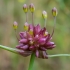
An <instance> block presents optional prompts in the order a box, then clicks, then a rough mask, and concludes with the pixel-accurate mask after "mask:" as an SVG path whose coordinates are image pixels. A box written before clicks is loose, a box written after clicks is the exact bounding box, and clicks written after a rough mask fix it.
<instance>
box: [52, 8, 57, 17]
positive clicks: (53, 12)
mask: <svg viewBox="0 0 70 70" xmlns="http://www.w3.org/2000/svg"><path fill="white" fill-rule="evenodd" d="M52 15H53V16H54V17H56V16H57V9H56V8H55V7H54V8H53V9H52Z"/></svg>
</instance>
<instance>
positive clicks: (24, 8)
mask: <svg viewBox="0 0 70 70" xmlns="http://www.w3.org/2000/svg"><path fill="white" fill-rule="evenodd" d="M23 10H24V12H25V13H26V12H28V7H27V5H26V4H24V5H23Z"/></svg>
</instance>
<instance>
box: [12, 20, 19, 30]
mask: <svg viewBox="0 0 70 70" xmlns="http://www.w3.org/2000/svg"><path fill="white" fill-rule="evenodd" d="M17 26H18V24H17V22H16V21H15V22H14V24H13V28H14V29H15V30H16V29H17Z"/></svg>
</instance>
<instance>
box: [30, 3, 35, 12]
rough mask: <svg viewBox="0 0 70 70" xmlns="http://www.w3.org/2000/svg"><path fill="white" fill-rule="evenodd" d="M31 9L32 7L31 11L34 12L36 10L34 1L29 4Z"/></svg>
mask: <svg viewBox="0 0 70 70" xmlns="http://www.w3.org/2000/svg"><path fill="white" fill-rule="evenodd" d="M29 9H30V11H31V12H34V11H35V7H34V4H33V3H31V4H30V5H29Z"/></svg>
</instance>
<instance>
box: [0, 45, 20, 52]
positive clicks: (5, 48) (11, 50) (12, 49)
mask: <svg viewBox="0 0 70 70" xmlns="http://www.w3.org/2000/svg"><path fill="white" fill-rule="evenodd" d="M0 48H2V49H4V50H7V51H10V52H13V53H18V52H17V51H19V50H18V49H16V48H11V47H7V46H3V45H0Z"/></svg>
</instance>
